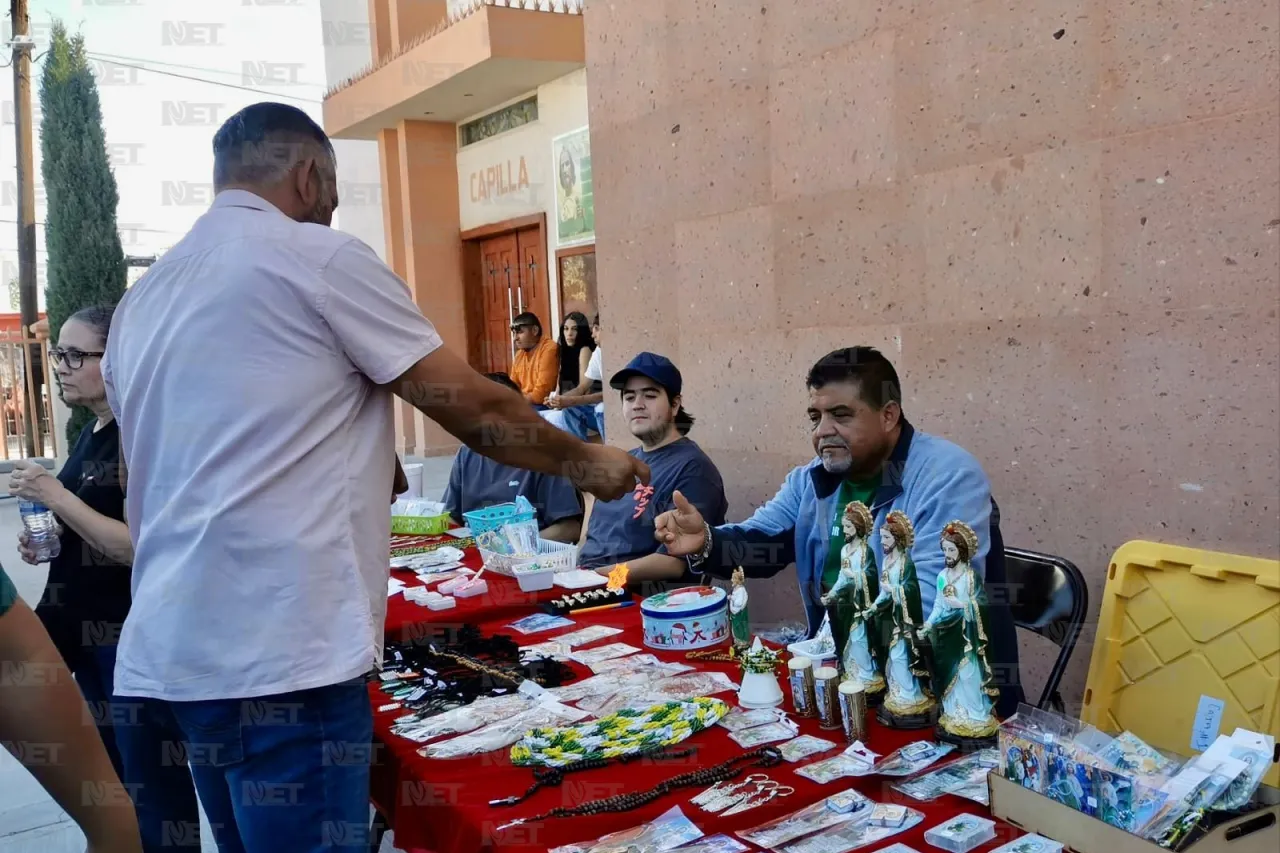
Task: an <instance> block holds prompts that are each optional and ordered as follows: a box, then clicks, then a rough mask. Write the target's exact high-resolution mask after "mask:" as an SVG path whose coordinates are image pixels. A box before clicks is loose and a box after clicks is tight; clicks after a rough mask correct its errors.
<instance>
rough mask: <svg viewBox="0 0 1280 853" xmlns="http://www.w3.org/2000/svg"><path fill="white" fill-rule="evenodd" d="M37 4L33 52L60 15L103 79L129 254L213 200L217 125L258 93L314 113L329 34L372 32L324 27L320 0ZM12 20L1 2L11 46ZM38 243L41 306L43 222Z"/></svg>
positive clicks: (6, 159) (5, 274)
mask: <svg viewBox="0 0 1280 853" xmlns="http://www.w3.org/2000/svg"><path fill="white" fill-rule="evenodd" d="M30 3H31V25H32V35H33V37H34V38H35V40H36V48H35V54H34V55H35V56H39V55H40V54H41V53H43V52H44V50H45V49H46V47H47V45H48V29H49V25H50V22H51V21H52V20H53V19H55V18H56V19H60V20H62V21H63V22H64V23H65V24H66V25H67V27H68V29H70V30H72V31H78V32H80V33H82V34H83V35H84V38H85V47H86V49H87V51H88V53H89V56H90V58H91V61H92V65H93V69H94V74H95V76H96V77H97V79H98V92H99V95H100V97H101V100H102V120H103V127H104V130H105V132H106V140H107V151H108V155H109V157H110V159H111V161H112V164H113V168H114V171H115V176H116V183H117V185H118V187H119V190H120V205H119V208H118V210H117V219H118V223H119V227H120V233H121V240H122V242H123V245H124V251H125V254H128V255H151V254H155V253H158V252H163V251H164V250H165V249H166V248H168V247H169V246H171V245H173V244H174V243H176V242H177V241H178V240H179V239H180V238H181V237H182V235H183V234H184V233H186V231H187V229H188V228H189V227H190V226H191V223H192V222H194V221H195V219H196V217H198V216H199V215H200V214H201V213H203V212H204V210H205V209H206V208H207V207H208V204H209V201H210V199H211V198H212V191H211V188H210V175H211V172H212V168H213V155H212V151H211V147H210V144H211V140H212V137H213V133H214V131H215V130H216V129H217V127H218V125H219V124H221V123H222V122H223V121H224V120H226V119H227V118H228V117H229V116H231V115H232V114H234V113H235V112H236V111H237V110H239V109H241V108H242V107H245V106H247V105H249V104H252V103H255V102H257V101H262V100H278V101H283V102H286V103H292V104H295V105H296V106H299V107H301V108H303V109H305V110H307V111H308V112H309V113H310V114H311V115H312V116H313V117H314V118H315V119H316V120H317V121H319V120H320V117H321V99H322V97H323V94H324V90H325V88H326V79H325V58H324V44H325V39H326V38H328V39H333V38H339V39H342V38H347V39H355V40H358V39H360V38H366V39H367V30H362V29H359V28H353V27H346V28H341V27H340V28H338V29H336V30H335V29H334V28H333V27H332V26H330V27H329V28H328V29H322V24H321V13H320V7H321V0H30ZM9 24H10V22H9V20H8V15H7V11H6V12H5V13H4V17H3V36H4V38H3V41H4V42H5V43H6V46H7V43H8V41H9V38H10V36H9V32H10V29H9ZM5 53H6V55H7V50H6V51H5ZM6 58H7V56H6ZM42 67H43V60H40V61H38V62H36V63H35V67H34V68H33V72H32V74H33V83H32V86H33V108H34V110H35V119H36V123H35V139H34V140H33V141H34V147H35V155H36V179H37V184H36V221H37V222H43V221H44V214H45V211H44V198H43V187H42V185H41V181H40V160H39V155H40V141H39V131H40V125H39V119H40V114H39V95H38V89H39V81H40V75H41V69H42ZM12 79H13V72H12V71H11V70H10V71H7V72H5V73H4V74H3V76H0V111H2V112H3V127H0V284H7V283H8V281H9V280H10V279H12V278H15V277H16V275H17V251H16V248H15V247H16V246H17V222H16V220H17V215H18V209H17V193H16V163H17V158H16V156H15V152H14V148H15V137H14V124H13V113H14V111H13V83H12ZM36 241H37V248H38V254H37V262H38V263H37V266H38V270H39V271H38V279H39V282H40V288H39V289H40V291H41V305H42V306H43V291H44V259H45V255H44V230H43V228H40V227H37V236H36ZM7 299H8V288H3V287H0V310H4V305H5V302H6V301H7ZM9 310H11V311H16V310H17V306H16V305H12V306H11V307H10V308H9Z"/></svg>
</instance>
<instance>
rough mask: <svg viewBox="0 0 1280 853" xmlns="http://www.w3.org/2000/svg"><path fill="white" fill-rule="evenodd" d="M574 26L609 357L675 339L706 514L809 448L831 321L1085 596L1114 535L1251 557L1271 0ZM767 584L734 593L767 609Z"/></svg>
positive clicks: (656, 18) (781, 611)
mask: <svg viewBox="0 0 1280 853" xmlns="http://www.w3.org/2000/svg"><path fill="white" fill-rule="evenodd" d="M586 26H587V36H588V46H587V51H588V75H589V78H590V81H591V86H590V119H591V128H592V149H593V155H594V168H595V173H596V208H597V237H598V264H599V267H598V269H599V278H600V301H601V308H602V311H603V313H604V317H605V325H606V326H607V328H608V341H609V348H610V351H611V352H612V353H613V355H611V356H610V360H611V361H614V362H617V363H621V362H622V361H623V360H624V359H625V358H626V357H628V356H629V355H631V354H632V353H634V352H635V351H637V350H639V349H653V350H657V351H659V352H664V353H666V354H668V355H670V356H671V357H673V358H674V359H675V360H676V361H677V363H678V364H679V366H680V368H681V369H682V371H683V372H684V376H685V398H686V402H687V403H688V405H689V407H690V409H691V410H692V411H694V413H695V414H697V415H698V417H699V422H698V425H697V427H696V428H695V430H694V432H693V437H694V438H695V439H696V440H697V441H698V442H699V443H701V444H702V445H703V447H705V448H706V449H707V450H708V452H710V453H711V455H712V456H713V457H714V458H715V459H716V460H717V462H718V463H719V464H720V466H721V469H722V471H723V473H724V475H725V481H726V484H727V485H728V487H729V489H730V492H731V494H730V500H731V517H732V518H734V519H738V518H742V517H744V516H746V515H747V514H748V513H749V512H750V511H751V510H752V508H753V507H755V506H756V505H758V504H759V503H760V502H761V501H763V500H765V499H766V498H768V497H769V496H770V495H771V494H772V493H773V491H774V490H775V489H776V487H777V485H778V484H779V483H780V482H781V480H782V477H783V475H784V474H785V472H786V471H787V470H788V469H789V468H791V467H792V466H794V465H796V464H799V463H802V462H804V461H806V460H807V459H808V458H810V456H811V453H812V451H811V448H810V445H809V436H808V430H807V425H806V419H805V416H804V406H805V401H806V394H805V389H804V387H803V377H804V373H805V370H806V369H807V368H808V366H809V365H810V364H811V363H812V362H813V361H814V360H815V359H816V358H817V357H818V356H820V355H821V354H823V353H824V352H826V351H828V350H830V349H833V348H836V347H839V346H845V345H850V344H855V343H862V344H872V345H876V346H879V347H882V348H883V349H884V351H885V352H886V354H888V355H889V356H890V357H891V358H892V359H893V360H894V361H895V363H896V364H897V366H898V369H899V372H900V373H901V375H902V378H903V382H904V392H905V395H906V400H905V403H904V408H905V411H906V413H907V415H908V417H909V418H910V419H911V420H912V421H913V422H914V423H915V424H916V426H917V427H918V428H921V429H923V430H925V431H928V432H933V433H936V434H940V435H943V436H946V437H948V438H951V439H952V440H954V441H956V442H958V443H960V444H962V445H963V446H965V447H967V448H969V449H970V450H971V451H973V452H974V453H975V454H976V455H977V456H978V457H979V458H980V459H981V460H982V461H983V463H984V465H985V466H986V469H987V471H988V473H989V474H990V476H991V479H992V481H993V483H994V487H995V493H996V497H997V499H998V500H999V501H1000V504H1001V508H1002V511H1003V515H1004V533H1005V538H1006V541H1007V542H1008V544H1010V545H1016V546H1019V547H1024V548H1031V549H1036V550H1043V551H1048V552H1051V553H1054V554H1059V555H1062V556H1064V557H1066V558H1068V559H1070V560H1072V561H1074V562H1075V563H1076V564H1077V565H1079V566H1080V567H1081V568H1082V569H1083V570H1084V572H1085V573H1086V575H1087V576H1088V577H1089V579H1090V584H1091V590H1090V592H1091V595H1092V599H1093V611H1094V613H1096V612H1097V603H1098V601H1099V600H1100V597H1101V592H1102V588H1103V583H1104V579H1105V576H1106V570H1107V564H1108V560H1109V557H1110V555H1111V554H1112V553H1113V552H1114V551H1115V550H1116V548H1117V547H1119V546H1120V545H1121V544H1122V543H1124V542H1126V541H1128V540H1131V539H1137V538H1146V539H1153V540H1158V541H1165V542H1176V543H1185V544H1192V545H1195V546H1198V547H1203V548H1210V549H1221V550H1227V551H1233V552H1240V553H1246V554H1255V555H1263V556H1268V557H1275V556H1276V555H1277V552H1278V551H1280V542H1278V533H1277V531H1278V530H1280V523H1278V521H1277V506H1278V504H1280V497H1278V496H1280V462H1278V461H1277V459H1278V457H1277V447H1278V446H1280V415H1278V414H1277V406H1278V405H1280V381H1278V373H1277V367H1278V361H1280V358H1278V350H1280V336H1278V329H1280V325H1278V324H1280V320H1278V318H1277V305H1278V301H1280V254H1278V251H1277V247H1278V244H1280V173H1278V163H1280V146H1278V144H1277V141H1278V140H1280V111H1278V109H1277V106H1278V96H1277V93H1278V92H1280V51H1278V48H1277V38H1278V36H1280V3H1278V2H1277V0H1242V2H1232V3H1225V2H1206V3H1200V2H1197V3H1191V2H1170V0H1163V2H1161V0H1124V2H1118V3H1114V2H1112V3H1107V2H1100V0H1065V2H1063V0H1058V2H1052V3H1051V2H1047V0H1019V2H1012V0H1000V1H999V2H993V0H977V2H971V1H970V0H954V2H950V3H941V2H939V3H923V2H915V0H900V2H895V0H885V2H876V3H864V2H857V3H855V2H850V0H805V2H794V0H787V2H782V0H751V1H750V2H748V0H666V2H662V0H646V2H622V0H612V2H610V0H593V2H591V3H590V4H589V5H588V7H587V15H586ZM610 407H611V412H610V416H611V417H613V418H616V415H617V408H616V404H615V403H614V401H612V400H611V401H610ZM620 427H621V424H620V423H617V422H616V421H615V423H614V430H613V435H615V436H617V435H619V433H620ZM770 583H771V584H772V585H771V587H769V588H768V595H763V594H761V595H757V596H756V597H755V601H757V602H762V604H761V607H763V606H764V603H767V604H768V605H769V606H770V609H771V610H772V613H770V614H761V613H759V612H756V613H755V616H756V617H757V618H760V617H762V616H770V617H781V616H785V615H797V614H798V612H799V611H798V595H797V593H796V591H795V587H794V581H793V579H792V578H790V577H787V578H785V579H782V578H780V579H776V580H774V581H772V582H770ZM764 591H765V590H763V589H762V590H761V592H764ZM1091 639H1092V629H1090V631H1089V633H1088V634H1087V635H1086V637H1085V642H1084V644H1083V645H1082V647H1081V648H1080V649H1079V650H1078V651H1077V653H1076V657H1075V665H1074V666H1073V668H1072V670H1071V671H1070V673H1069V676H1068V680H1067V684H1066V687H1067V688H1068V690H1067V691H1066V692H1067V695H1068V696H1069V697H1070V700H1072V701H1078V698H1079V693H1080V690H1081V689H1082V687H1083V683H1084V675H1085V673H1086V671H1087V668H1088V661H1089V643H1090V642H1091ZM1026 651H1027V657H1028V658H1029V660H1028V662H1027V663H1026V665H1025V666H1024V669H1025V670H1027V675H1026V680H1027V681H1028V682H1030V683H1031V684H1032V686H1036V687H1038V684H1039V680H1040V678H1041V677H1042V674H1043V672H1044V670H1045V669H1046V664H1045V661H1046V655H1047V651H1046V650H1045V649H1041V648H1028V649H1027V650H1026Z"/></svg>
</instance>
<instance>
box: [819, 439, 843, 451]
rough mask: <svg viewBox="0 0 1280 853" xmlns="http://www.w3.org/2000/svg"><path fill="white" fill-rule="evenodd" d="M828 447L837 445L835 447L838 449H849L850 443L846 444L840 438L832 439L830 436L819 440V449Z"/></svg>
mask: <svg viewBox="0 0 1280 853" xmlns="http://www.w3.org/2000/svg"><path fill="white" fill-rule="evenodd" d="M828 447H835V448H838V449H840V450H848V449H849V445H848V444H846V443H845V442H843V441H840V440H838V439H831V438H828V439H823V440H822V441H820V442H818V449H819V450H825V449H827V448H828Z"/></svg>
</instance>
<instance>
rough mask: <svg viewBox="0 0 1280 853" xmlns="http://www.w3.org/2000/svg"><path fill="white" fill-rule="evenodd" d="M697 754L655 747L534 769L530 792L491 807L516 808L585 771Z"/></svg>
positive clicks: (493, 802) (494, 802)
mask: <svg viewBox="0 0 1280 853" xmlns="http://www.w3.org/2000/svg"><path fill="white" fill-rule="evenodd" d="M695 752H697V750H696V749H692V748H686V749H670V748H667V747H661V746H660V747H655V748H653V749H643V750H640V751H639V752H633V753H631V754H630V755H622V756H619V757H617V758H584V759H582V760H580V761H575V762H573V763H572V764H566V765H564V766H562V767H535V768H534V769H533V780H534V781H533V784H532V785H531V786H529V790H527V791H525V792H524V793H523V794H520V795H518V796H514V797H507V798H505V799H502V800H490V801H489V805H490V806H493V807H494V808H498V807H501V806H514V805H516V804H517V803H523V802H524V801H525V800H527V799H529V798H530V797H532V796H533V795H534V794H535V793H537V791H538V789H540V788H555V787H557V786H559V785H560V783H561V782H563V781H564V777H565V774H567V773H579V772H581V771H583V770H598V769H600V768H603V767H608V766H610V765H612V764H630V763H631V762H633V761H637V760H639V759H642V758H647V759H649V760H650V761H674V760H675V759H677V758H687V757H688V756H690V755H693V754H694V753H695Z"/></svg>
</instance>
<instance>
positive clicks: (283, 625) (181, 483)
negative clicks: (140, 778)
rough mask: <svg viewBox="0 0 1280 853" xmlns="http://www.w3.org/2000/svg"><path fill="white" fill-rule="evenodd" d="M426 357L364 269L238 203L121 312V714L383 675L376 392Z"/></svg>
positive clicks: (321, 238) (386, 395)
mask: <svg viewBox="0 0 1280 853" xmlns="http://www.w3.org/2000/svg"><path fill="white" fill-rule="evenodd" d="M440 345H441V342H440V337H439V335H437V334H436V331H435V329H434V328H432V326H431V323H429V322H428V321H427V320H426V318H424V317H423V316H422V313H421V312H420V311H419V310H418V308H417V306H416V305H414V303H413V299H412V298H411V297H410V295H409V289H408V288H407V287H406V286H405V284H404V282H403V281H401V280H400V279H399V278H397V277H396V275H395V273H393V272H391V270H389V269H388V268H387V266H386V265H385V264H384V263H382V261H380V260H379V259H378V256H377V255H376V254H374V252H373V250H372V249H370V248H369V247H368V246H366V245H364V244H363V243H361V242H360V241H359V240H357V239H355V238H354V237H351V236H350V235H348V234H343V233H342V232H341V231H335V230H333V229H331V228H327V227H325V226H322V225H313V224H309V223H299V222H294V221H293V220H292V219H290V218H288V217H287V216H285V215H284V214H283V213H281V212H280V211H278V210H276V209H275V208H274V207H272V206H271V205H270V204H268V203H267V202H266V201H264V200H263V199H261V198H259V197H258V196H256V195H253V194H252V193H248V192H244V191H242V190H227V191H224V192H222V193H219V194H218V197H217V198H216V199H215V200H214V202H213V206H212V207H211V208H210V209H209V211H208V212H207V213H205V214H204V215H203V216H201V217H200V219H199V220H197V221H196V223H195V225H194V226H193V227H192V229H191V231H190V233H188V234H187V236H186V237H184V238H183V239H182V241H181V242H179V243H178V245H176V246H174V247H173V248H172V249H170V250H169V251H168V252H166V253H165V254H164V255H163V256H162V257H161V258H160V260H159V261H158V262H157V263H156V264H155V265H154V266H152V267H151V269H150V270H149V271H148V272H147V274H146V275H145V276H143V277H142V278H141V279H140V280H139V281H138V282H137V283H136V284H135V285H134V286H133V287H132V288H130V289H129V290H128V291H127V292H126V293H125V296H124V299H123V300H122V301H121V303H120V306H119V308H117V310H116V314H115V318H114V321H113V326H112V329H111V337H110V341H109V343H108V344H107V355H106V358H105V359H104V362H103V377H104V379H105V380H106V385H107V399H108V400H109V402H110V404H111V408H112V410H113V411H114V412H115V414H116V418H117V419H118V420H119V422H120V436H121V444H122V448H123V453H124V458H125V462H126V464H127V466H128V471H129V490H128V496H127V499H126V500H127V503H126V505H127V509H128V521H129V527H130V531H131V532H132V534H133V539H134V544H135V558H134V563H133V589H132V592H133V607H132V609H131V610H130V612H129V618H128V619H127V620H126V621H125V623H124V629H123V631H122V633H121V636H120V645H119V651H118V655H117V665H116V680H115V686H116V691H117V692H118V693H119V694H121V695H124V696H144V697H151V698H156V699H166V700H169V701H177V702H185V701H197V700H206V699H247V698H253V697H257V696H265V695H270V694H276V693H288V692H290V691H295V690H307V689H311V688H315V687H324V686H327V685H331V684H337V683H340V682H343V681H347V680H349V679H351V678H355V677H357V676H360V675H362V674H364V673H366V672H368V671H369V670H371V669H373V668H375V667H376V666H378V665H380V663H381V660H382V639H383V631H384V621H385V615H386V607H387V578H388V575H389V572H390V569H389V560H388V558H387V553H388V552H387V543H388V541H389V538H390V535H391V513H390V509H389V507H390V498H391V484H392V479H393V475H394V470H395V466H394V464H393V454H394V450H395V433H394V428H393V427H394V424H393V421H392V396H391V392H390V391H389V390H388V388H387V387H386V385H387V383H389V382H392V381H393V380H395V379H397V378H398V377H400V376H401V375H403V374H404V372H405V371H406V370H408V369H409V368H410V367H412V366H413V365H414V364H415V363H416V362H417V361H419V360H420V359H421V358H423V357H424V356H426V355H428V354H429V353H431V352H432V351H433V350H435V349H436V348H437V347H439V346H440Z"/></svg>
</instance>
